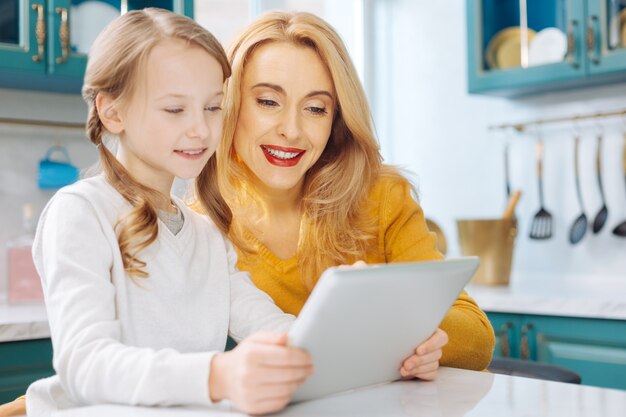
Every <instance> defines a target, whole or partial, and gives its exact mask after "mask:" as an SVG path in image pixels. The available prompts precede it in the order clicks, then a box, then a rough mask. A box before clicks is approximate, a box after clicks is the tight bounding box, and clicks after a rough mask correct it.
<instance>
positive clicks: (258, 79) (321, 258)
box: [198, 12, 494, 379]
mask: <svg viewBox="0 0 626 417" xmlns="http://www.w3.org/2000/svg"><path fill="white" fill-rule="evenodd" d="M229 60H230V64H231V67H232V70H233V73H232V75H231V77H230V79H229V80H228V81H227V89H226V96H225V107H224V111H225V113H226V119H225V126H224V138H223V140H222V142H221V143H220V145H219V146H218V150H217V162H218V173H219V176H218V179H219V181H220V189H221V190H222V192H223V194H224V196H225V198H226V201H227V202H228V204H229V206H230V207H231V209H232V212H233V222H232V224H231V228H230V234H229V236H230V237H231V239H232V240H233V241H234V242H239V244H238V248H237V249H238V253H239V261H238V266H239V268H240V269H241V270H246V271H249V272H250V273H251V275H252V280H253V281H254V283H255V284H256V285H257V287H259V288H260V289H262V290H263V291H265V292H267V293H268V294H269V295H270V296H271V297H272V298H273V299H274V301H275V302H276V304H277V305H278V306H279V307H280V308H282V309H283V310H284V311H285V312H288V313H291V314H295V315H297V314H298V313H299V311H300V309H301V308H302V306H303V304H304V302H305V301H306V299H307V297H308V296H309V294H310V292H311V289H312V288H313V287H314V285H315V282H316V280H317V279H318V277H319V276H320V274H321V272H322V271H324V269H326V268H328V267H330V266H334V265H340V264H351V263H353V262H355V261H358V260H364V261H365V262H367V263H385V262H402V261H420V260H432V259H440V258H442V255H441V254H440V253H439V252H438V251H437V249H436V241H435V239H436V238H435V236H434V234H432V233H430V232H429V231H428V228H427V226H426V224H425V221H424V215H423V212H422V209H421V208H420V206H419V205H418V203H417V202H416V201H415V200H414V199H413V197H412V195H413V193H412V191H413V188H412V187H411V185H410V184H409V182H408V181H407V180H406V179H405V178H404V177H403V176H401V175H400V173H399V172H398V170H396V169H395V168H393V167H391V166H388V165H384V164H383V163H382V158H381V156H380V153H379V148H378V144H377V141H376V139H375V136H374V133H373V128H372V120H371V116H370V112H369V108H368V104H367V100H366V97H365V94H364V91H363V89H362V87H361V84H360V82H359V79H358V77H357V74H356V71H355V69H354V66H353V64H352V62H351V61H350V58H349V56H348V53H347V51H346V48H345V46H344V44H343V43H342V41H341V39H340V37H339V36H338V35H337V33H336V32H335V31H334V30H333V28H332V27H331V26H330V25H328V23H326V22H325V21H323V20H322V19H320V18H318V17H316V16H314V15H311V14H307V13H284V12H272V13H269V14H266V15H264V16H262V17H260V18H259V19H257V20H256V21H254V22H252V23H251V24H250V25H248V27H247V28H246V29H245V30H244V32H243V33H242V34H241V35H240V36H239V37H238V38H237V39H236V41H235V42H234V44H233V46H232V48H231V49H230V51H229ZM202 178H203V177H202V176H201V177H199V181H200V182H202ZM198 189H199V190H200V194H201V195H202V194H203V192H202V190H203V187H202V186H200V187H198ZM433 279H436V278H435V277H434V278H433ZM405 330H406V331H410V329H405ZM493 347H494V334H493V329H492V327H491V325H490V323H489V320H488V319H487V317H486V315H485V314H484V313H483V312H482V311H481V310H480V308H479V307H478V306H477V305H476V303H475V302H474V300H473V299H472V298H470V297H469V296H468V294H467V293H465V292H463V293H462V294H461V295H460V296H459V298H458V299H457V300H456V302H455V303H454V305H453V306H452V308H451V309H450V311H449V313H448V314H447V316H446V317H445V319H444V320H443V322H442V323H441V329H438V330H437V331H436V332H435V333H434V334H433V336H432V337H431V338H430V339H428V340H427V341H426V342H424V343H423V344H422V345H421V346H419V347H417V348H416V350H415V354H414V355H413V356H411V357H410V358H408V359H407V360H406V361H405V362H404V363H403V365H402V368H401V369H400V372H401V375H402V376H404V377H406V378H411V377H418V378H421V379H432V378H434V377H435V375H436V372H437V369H438V367H439V365H440V364H442V365H446V366H453V367H460V368H467V369H485V368H486V366H487V365H488V363H489V362H490V360H491V355H492V351H493Z"/></svg>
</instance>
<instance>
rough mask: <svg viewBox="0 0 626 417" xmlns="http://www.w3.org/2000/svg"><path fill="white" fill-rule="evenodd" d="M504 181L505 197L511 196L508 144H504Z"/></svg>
mask: <svg viewBox="0 0 626 417" xmlns="http://www.w3.org/2000/svg"><path fill="white" fill-rule="evenodd" d="M504 182H505V186H506V198H507V199H508V198H509V197H511V178H510V177H509V144H508V143H507V144H505V145H504Z"/></svg>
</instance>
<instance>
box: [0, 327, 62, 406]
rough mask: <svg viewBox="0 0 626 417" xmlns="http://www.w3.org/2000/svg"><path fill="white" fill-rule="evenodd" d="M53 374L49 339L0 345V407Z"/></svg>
mask: <svg viewBox="0 0 626 417" xmlns="http://www.w3.org/2000/svg"><path fill="white" fill-rule="evenodd" d="M53 374H54V370H53V369H52V344H51V342H50V339H36V340H22V341H16V342H2V343H0V403H5V402H8V401H12V400H14V399H15V398H17V397H19V396H20V395H24V393H25V392H26V388H28V386H29V385H30V384H31V383H32V382H33V381H35V380H37V379H40V378H44V377H48V376H50V375H53Z"/></svg>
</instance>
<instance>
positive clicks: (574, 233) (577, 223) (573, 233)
mask: <svg viewBox="0 0 626 417" xmlns="http://www.w3.org/2000/svg"><path fill="white" fill-rule="evenodd" d="M579 146H580V137H578V136H576V138H575V139H574V173H575V175H576V195H577V196H578V204H579V205H580V211H581V213H580V216H578V217H577V218H576V220H574V223H573V224H572V227H571V228H570V231H569V241H570V243H571V244H572V245H575V244H576V243H578V242H580V241H581V240H582V238H583V237H584V236H585V232H586V231H587V215H586V214H585V206H584V204H583V196H582V193H581V191H580V175H579V169H578V152H579V151H578V148H579Z"/></svg>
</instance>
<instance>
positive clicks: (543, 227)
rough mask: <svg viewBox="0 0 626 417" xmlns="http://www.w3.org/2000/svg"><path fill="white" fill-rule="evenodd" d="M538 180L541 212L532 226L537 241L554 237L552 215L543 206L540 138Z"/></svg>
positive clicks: (538, 145) (539, 146) (533, 237)
mask: <svg viewBox="0 0 626 417" xmlns="http://www.w3.org/2000/svg"><path fill="white" fill-rule="evenodd" d="M536 151H537V152H536V158H537V178H538V185H539V205H540V207H539V211H538V212H537V213H536V214H535V217H534V218H533V222H532V224H531V225H530V235H529V236H530V238H531V239H537V240H544V239H550V238H551V237H552V214H550V212H548V210H546V209H545V208H544V205H543V139H541V138H539V140H538V141H537V145H536Z"/></svg>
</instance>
